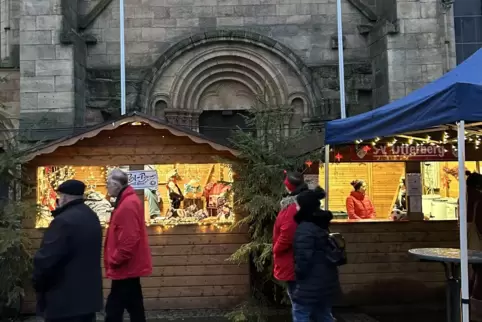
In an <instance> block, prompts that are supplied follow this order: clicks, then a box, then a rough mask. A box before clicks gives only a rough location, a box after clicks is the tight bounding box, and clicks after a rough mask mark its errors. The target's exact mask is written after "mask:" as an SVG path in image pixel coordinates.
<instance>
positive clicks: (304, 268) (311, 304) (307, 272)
mask: <svg viewBox="0 0 482 322" xmlns="http://www.w3.org/2000/svg"><path fill="white" fill-rule="evenodd" d="M325 195H326V194H325V191H324V190H323V189H322V188H320V187H318V188H316V189H314V190H307V191H304V192H302V193H300V194H299V195H298V196H297V197H296V204H297V209H298V212H297V214H296V215H295V217H294V218H295V221H296V222H297V223H298V228H297V229H296V233H295V239H294V245H293V246H294V257H295V275H296V281H295V282H294V283H290V284H289V285H288V287H289V294H290V298H291V302H292V314H293V321H294V322H305V321H306V322H308V321H310V317H312V318H313V319H314V321H317V322H332V321H335V320H334V318H333V316H332V314H331V308H332V306H333V302H334V300H335V298H336V296H337V295H338V294H339V293H340V282H339V277H338V268H337V266H336V264H334V263H333V261H332V260H330V259H333V256H336V254H335V253H334V251H333V248H332V245H331V244H330V241H329V230H328V226H329V224H330V221H331V220H332V219H333V214H332V213H331V212H329V211H324V210H321V209H320V200H322V199H323V198H324V197H325ZM329 258H330V259H329Z"/></svg>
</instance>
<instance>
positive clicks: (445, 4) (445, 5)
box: [440, 0, 454, 12]
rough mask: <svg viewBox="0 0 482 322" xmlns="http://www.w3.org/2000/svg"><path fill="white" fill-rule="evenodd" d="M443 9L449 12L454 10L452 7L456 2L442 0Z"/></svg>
mask: <svg viewBox="0 0 482 322" xmlns="http://www.w3.org/2000/svg"><path fill="white" fill-rule="evenodd" d="M440 1H441V5H442V9H443V10H444V11H445V12H447V11H449V10H450V9H451V8H452V5H453V4H454V0H440Z"/></svg>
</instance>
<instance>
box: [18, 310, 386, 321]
mask: <svg viewBox="0 0 482 322" xmlns="http://www.w3.org/2000/svg"><path fill="white" fill-rule="evenodd" d="M220 313H221V312H219V311H217V312H215V311H192V312H176V311H169V312H162V313H154V312H148V313H147V316H146V317H147V320H148V322H168V321H169V322H171V321H182V322H228V319H226V318H225V317H224V314H220ZM335 317H336V319H337V322H379V321H378V320H375V319H373V318H371V317H369V316H368V315H365V314H358V313H340V314H336V313H335ZM124 318H125V320H128V316H127V315H125V316H124ZM103 320H104V317H103V315H102V314H99V315H98V316H97V321H103ZM42 321H43V320H42V319H40V318H35V317H31V318H28V319H27V320H26V321H24V322H42ZM268 321H270V322H271V321H272V322H291V316H290V315H289V314H283V315H276V316H273V317H271V318H269V319H268ZM383 322H385V321H383ZM390 322H392V321H390Z"/></svg>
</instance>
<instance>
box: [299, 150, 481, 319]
mask: <svg viewBox="0 0 482 322" xmlns="http://www.w3.org/2000/svg"><path fill="white" fill-rule="evenodd" d="M377 143H378V142H376V143H375V144H373V143H372V142H358V143H357V144H353V145H346V146H335V147H332V149H331V151H330V164H329V181H328V186H327V187H325V189H326V190H327V191H328V205H329V209H330V210H331V211H333V212H334V214H335V219H334V220H333V222H332V225H331V231H332V232H340V233H342V234H343V236H344V238H345V240H346V242H347V253H348V264H347V265H344V266H342V267H340V280H341V283H342V292H343V296H342V298H341V300H340V301H339V303H338V305H341V306H361V307H364V308H367V309H370V308H374V310H375V311H379V310H380V309H383V308H385V309H389V310H393V309H400V310H407V309H410V310H413V309H414V308H415V307H418V308H423V309H439V310H442V309H443V308H444V305H445V298H444V295H445V282H446V279H445V275H444V274H445V273H444V269H443V267H442V265H437V264H432V263H422V262H420V261H418V259H416V258H414V257H411V256H410V255H409V254H408V250H409V249H413V248H425V247H449V248H458V246H459V237H458V235H459V234H458V226H457V222H456V219H455V216H453V217H450V218H444V219H441V218H430V217H431V216H428V217H427V218H424V217H423V216H422V217H419V218H418V219H417V220H406V221H394V220H393V219H392V218H391V217H390V215H391V213H392V209H393V208H394V206H395V204H396V201H397V199H398V197H399V192H400V182H401V179H403V178H405V175H406V173H413V172H414V168H417V166H418V168H419V170H420V171H419V173H420V176H421V177H422V184H423V186H424V188H423V189H425V191H424V193H427V194H428V193H430V192H429V191H428V190H430V189H433V191H431V193H434V194H439V195H440V197H441V198H447V197H450V198H457V197H458V189H457V186H458V178H457V177H456V176H453V175H452V173H453V172H452V171H451V170H450V169H451V168H453V167H455V166H457V162H456V161H455V160H456V158H455V156H454V155H453V154H449V153H446V152H445V150H442V151H443V153H439V154H437V155H430V156H423V155H421V154H418V155H417V153H412V152H413V151H417V149H412V150H410V149H408V150H409V151H412V152H410V153H408V154H409V155H403V153H401V154H400V153H395V152H397V151H396V149H393V150H390V149H388V150H386V151H385V152H384V153H385V155H383V156H382V155H380V156H377V155H376V154H375V152H376V150H374V148H376V147H378V145H377ZM380 143H382V144H383V142H380ZM402 143H405V142H402ZM406 143H407V144H408V143H409V142H406ZM366 145H369V149H368V148H365V146H366ZM320 148H321V146H317V147H315V148H314V149H313V150H317V149H320ZM364 148H365V149H364ZM448 150H450V149H448ZM469 150H470V149H468V151H469ZM436 151H438V152H440V151H441V150H440V149H439V150H436ZM379 153H380V152H379ZM425 153H428V152H425ZM397 154H400V155H397ZM473 158H476V157H475V156H474V157H473ZM473 158H472V160H473ZM469 160H470V159H469ZM306 163H307V169H308V170H307V171H305V174H306V175H305V177H306V178H309V179H310V181H312V180H313V179H312V178H313V177H315V176H316V179H315V181H317V183H318V184H320V185H321V186H323V187H324V186H325V169H324V166H323V163H318V162H314V161H309V160H308V161H307V162H306ZM414 166H415V167H414ZM466 167H467V168H468V169H469V170H475V169H476V168H477V164H476V162H473V161H471V162H467V163H466ZM355 179H362V180H364V181H365V182H366V183H367V186H368V188H367V194H368V195H369V196H370V198H371V200H372V201H373V203H374V206H375V209H376V214H377V217H376V219H374V220H348V219H346V198H347V197H348V195H349V194H350V192H351V191H352V190H353V187H352V186H351V185H350V182H351V181H352V180H355ZM433 181H435V182H433ZM424 219H425V220H424ZM394 307H395V308H394Z"/></svg>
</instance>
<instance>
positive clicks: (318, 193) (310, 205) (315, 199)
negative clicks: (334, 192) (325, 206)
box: [296, 187, 326, 213]
mask: <svg viewBox="0 0 482 322" xmlns="http://www.w3.org/2000/svg"><path fill="white" fill-rule="evenodd" d="M325 197H326V192H325V190H323V188H321V187H316V188H315V189H313V190H306V191H303V192H301V193H300V194H299V195H297V196H296V202H297V203H298V205H299V206H300V208H301V210H302V211H303V212H305V213H313V212H315V211H317V210H320V206H321V202H320V201H321V200H323V199H324V198H325Z"/></svg>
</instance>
